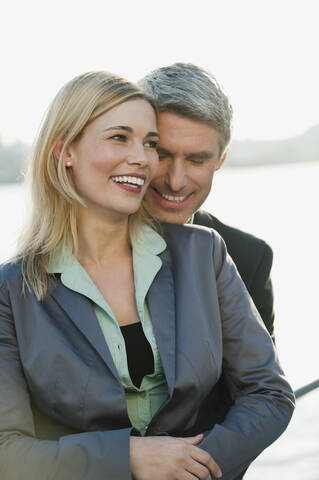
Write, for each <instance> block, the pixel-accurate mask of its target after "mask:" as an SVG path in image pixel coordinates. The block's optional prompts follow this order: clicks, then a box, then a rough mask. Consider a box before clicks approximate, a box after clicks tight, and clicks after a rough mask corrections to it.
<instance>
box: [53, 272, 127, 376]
mask: <svg viewBox="0 0 319 480" xmlns="http://www.w3.org/2000/svg"><path fill="white" fill-rule="evenodd" d="M51 296H52V297H53V298H54V299H55V300H56V301H57V303H58V304H59V305H60V307H61V308H62V309H63V310H64V311H65V312H66V314H67V315H68V316H69V318H70V319H71V320H72V322H73V323H74V324H75V325H76V327H77V328H78V329H79V330H80V332H81V333H82V334H83V335H84V336H85V337H86V338H87V340H88V341H89V343H90V344H91V345H92V346H93V348H94V349H95V350H96V351H97V353H98V354H99V355H100V356H101V357H102V359H103V360H104V362H105V363H106V364H107V366H108V367H109V369H110V370H111V372H112V374H113V375H114V376H115V378H116V379H117V381H119V382H120V378H119V375H118V373H117V370H116V367H115V365H114V362H113V359H112V355H111V353H110V350H109V348H108V346H107V343H106V341H105V338H104V335H103V332H102V330H101V328H100V325H99V322H98V320H97V318H96V315H95V313H94V310H93V308H92V303H91V301H90V300H89V299H88V298H87V297H85V296H84V295H81V294H79V293H77V292H74V291H73V290H70V289H69V288H67V287H66V286H64V285H63V283H62V282H61V280H60V279H58V278H56V282H55V288H53V289H52V291H51Z"/></svg>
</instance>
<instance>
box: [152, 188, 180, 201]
mask: <svg viewBox="0 0 319 480" xmlns="http://www.w3.org/2000/svg"><path fill="white" fill-rule="evenodd" d="M152 188H153V190H155V192H156V193H157V194H158V195H160V196H161V197H162V198H164V199H165V200H168V201H169V202H176V203H181V202H183V201H184V200H185V199H186V198H187V197H188V196H189V195H168V194H167V193H162V192H160V191H159V190H157V188H154V187H152Z"/></svg>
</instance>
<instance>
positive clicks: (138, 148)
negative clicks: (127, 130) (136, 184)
mask: <svg viewBox="0 0 319 480" xmlns="http://www.w3.org/2000/svg"><path fill="white" fill-rule="evenodd" d="M127 163H128V164H129V165H139V166H142V167H144V166H146V165H148V163H149V157H148V155H147V152H146V151H145V148H144V145H143V144H141V145H137V144H136V145H132V147H131V149H130V151H129V153H128V155H127Z"/></svg>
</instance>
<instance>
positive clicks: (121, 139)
mask: <svg viewBox="0 0 319 480" xmlns="http://www.w3.org/2000/svg"><path fill="white" fill-rule="evenodd" d="M111 138H112V139H113V140H118V141H119V142H125V141H126V135H120V134H118V135H113V137H111Z"/></svg>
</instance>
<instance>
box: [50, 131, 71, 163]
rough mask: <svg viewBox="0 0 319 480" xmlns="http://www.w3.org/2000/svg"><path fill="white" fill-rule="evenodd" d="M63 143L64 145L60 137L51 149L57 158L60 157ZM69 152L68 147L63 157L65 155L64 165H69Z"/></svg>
mask: <svg viewBox="0 0 319 480" xmlns="http://www.w3.org/2000/svg"><path fill="white" fill-rule="evenodd" d="M63 145H64V138H61V139H60V140H59V141H58V143H57V144H56V146H55V147H54V149H53V154H54V156H55V158H56V159H57V160H59V159H60V156H61V151H62V148H63ZM71 156H72V155H71V153H70V152H69V149H67V150H66V152H65V157H66V166H67V167H70V166H71V163H70V161H71Z"/></svg>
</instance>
